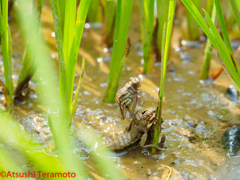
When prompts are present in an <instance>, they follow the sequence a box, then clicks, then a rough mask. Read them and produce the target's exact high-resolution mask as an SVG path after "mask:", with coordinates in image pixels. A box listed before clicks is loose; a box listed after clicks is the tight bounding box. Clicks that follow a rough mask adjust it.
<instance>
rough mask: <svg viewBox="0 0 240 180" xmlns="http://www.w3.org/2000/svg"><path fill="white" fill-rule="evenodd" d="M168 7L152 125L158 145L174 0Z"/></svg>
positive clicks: (154, 141)
mask: <svg viewBox="0 0 240 180" xmlns="http://www.w3.org/2000/svg"><path fill="white" fill-rule="evenodd" d="M168 7H169V9H168V18H167V19H168V21H166V22H165V24H164V27H163V36H162V50H161V51H162V65H161V79H160V88H159V100H158V108H157V119H158V121H157V123H156V124H155V127H154V138H153V144H154V145H156V146H157V145H158V142H159V134H160V133H161V123H162V118H161V114H162V100H163V92H164V85H165V77H166V71H167V60H168V54H169V47H170V41H171V35H172V27H173V19H174V13H175V8H176V0H169V6H168ZM152 152H153V153H154V152H155V148H153V149H152Z"/></svg>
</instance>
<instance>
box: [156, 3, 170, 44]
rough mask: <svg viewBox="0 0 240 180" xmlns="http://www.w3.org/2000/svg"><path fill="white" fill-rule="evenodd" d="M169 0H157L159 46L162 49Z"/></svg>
mask: <svg viewBox="0 0 240 180" xmlns="http://www.w3.org/2000/svg"><path fill="white" fill-rule="evenodd" d="M168 6H169V0H157V19H158V35H157V39H158V41H157V46H158V49H162V38H163V27H164V24H165V22H167V18H168Z"/></svg>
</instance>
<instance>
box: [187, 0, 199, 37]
mask: <svg viewBox="0 0 240 180" xmlns="http://www.w3.org/2000/svg"><path fill="white" fill-rule="evenodd" d="M192 3H193V4H194V5H195V7H196V8H197V9H198V10H199V11H200V10H201V5H202V1H200V0H195V1H192ZM186 18H187V28H188V33H187V35H188V37H187V40H190V41H196V40H197V38H198V37H199V35H200V31H199V25H198V23H197V22H196V21H195V20H194V18H193V16H192V14H191V12H190V11H189V10H188V9H187V10H186Z"/></svg>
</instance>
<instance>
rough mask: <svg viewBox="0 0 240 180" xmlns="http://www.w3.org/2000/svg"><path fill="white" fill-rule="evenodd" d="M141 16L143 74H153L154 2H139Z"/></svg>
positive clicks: (152, 0) (146, 0)
mask: <svg viewBox="0 0 240 180" xmlns="http://www.w3.org/2000/svg"><path fill="white" fill-rule="evenodd" d="M138 2H139V9H140V16H141V35H142V46H143V59H144V63H143V73H144V74H151V72H152V65H153V59H152V58H151V56H150V54H151V47H152V37H153V29H154V0H145V1H143V0H138Z"/></svg>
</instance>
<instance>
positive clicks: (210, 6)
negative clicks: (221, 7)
mask: <svg viewBox="0 0 240 180" xmlns="http://www.w3.org/2000/svg"><path fill="white" fill-rule="evenodd" d="M213 5H214V0H207V5H206V11H207V12H208V14H212V10H213Z"/></svg>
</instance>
